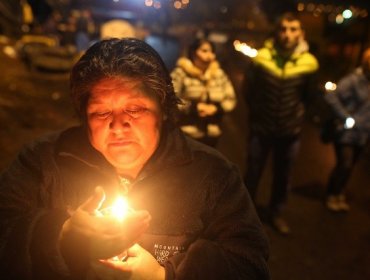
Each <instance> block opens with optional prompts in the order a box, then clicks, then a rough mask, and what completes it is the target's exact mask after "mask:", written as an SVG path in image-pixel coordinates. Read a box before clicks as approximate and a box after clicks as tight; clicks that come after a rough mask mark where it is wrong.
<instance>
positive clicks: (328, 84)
mask: <svg viewBox="0 0 370 280" xmlns="http://www.w3.org/2000/svg"><path fill="white" fill-rule="evenodd" d="M325 89H326V91H327V92H332V91H335V90H336V89H337V84H336V83H333V82H330V81H328V82H326V83H325Z"/></svg>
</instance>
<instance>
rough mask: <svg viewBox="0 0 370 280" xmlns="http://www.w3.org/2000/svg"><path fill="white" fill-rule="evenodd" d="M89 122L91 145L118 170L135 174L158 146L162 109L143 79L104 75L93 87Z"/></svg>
mask: <svg viewBox="0 0 370 280" xmlns="http://www.w3.org/2000/svg"><path fill="white" fill-rule="evenodd" d="M87 123H88V130H89V138H90V142H91V144H92V146H93V147H94V148H95V149H96V150H98V151H99V152H100V153H101V154H103V156H104V157H105V158H106V159H107V160H108V161H109V162H110V163H111V164H112V165H113V166H114V167H115V168H116V170H117V172H118V173H119V174H122V175H126V176H132V177H136V175H137V174H138V172H139V171H140V170H141V168H142V167H143V165H144V164H145V163H146V162H147V160H148V159H149V158H150V157H151V155H152V154H153V153H154V151H155V150H156V148H157V146H158V143H159V139H160V131H161V126H162V112H161V109H160V106H159V104H158V101H156V100H155V99H154V98H152V97H149V96H148V95H147V94H146V93H145V92H144V91H143V89H142V84H141V82H138V81H135V80H130V79H124V78H111V79H103V80H101V81H100V82H98V84H96V85H95V86H94V87H93V88H92V91H91V95H90V98H89V101H88V104H87Z"/></svg>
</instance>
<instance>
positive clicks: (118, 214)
mask: <svg viewBox="0 0 370 280" xmlns="http://www.w3.org/2000/svg"><path fill="white" fill-rule="evenodd" d="M130 212H132V208H131V207H130V206H129V203H128V201H127V198H125V197H122V196H120V197H118V198H117V200H116V201H115V202H114V203H113V205H112V206H110V207H108V208H105V209H102V210H100V213H101V214H102V215H103V216H111V217H114V218H115V219H117V220H118V221H123V220H124V219H125V218H126V216H127V215H128V214H129V213H130Z"/></svg>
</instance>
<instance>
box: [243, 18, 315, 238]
mask: <svg viewBox="0 0 370 280" xmlns="http://www.w3.org/2000/svg"><path fill="white" fill-rule="evenodd" d="M251 66H252V67H251V69H249V70H250V71H249V72H247V74H246V85H248V88H247V89H246V91H247V96H246V100H247V103H248V107H249V122H250V137H249V143H248V160H247V172H246V174H245V182H246V186H247V188H248V189H249V191H250V193H251V194H252V197H253V198H254V197H255V194H256V190H257V187H258V184H259V181H260V178H261V174H262V172H263V169H264V166H265V163H266V160H267V158H268V155H269V154H270V152H271V153H272V156H273V182H272V191H271V199H270V203H269V221H270V222H271V224H272V226H273V227H274V228H275V229H276V230H278V231H279V232H280V233H283V234H288V233H289V232H290V228H289V226H288V224H287V222H286V221H285V220H284V219H283V218H282V216H281V212H282V206H283V205H284V203H285V201H286V198H287V192H288V188H289V179H290V175H291V169H292V165H293V161H294V159H295V158H296V155H297V152H298V149H299V144H300V141H299V135H300V132H301V129H302V122H303V119H304V112H305V105H306V103H307V101H308V100H309V99H310V98H312V95H313V92H314V86H315V82H314V73H315V72H316V70H317V69H318V62H317V60H316V58H315V57H314V56H313V55H312V54H310V53H309V52H308V44H307V42H306V41H305V40H304V32H303V30H302V26H301V22H300V20H299V19H298V18H297V17H296V16H295V15H294V14H291V13H287V14H284V15H282V16H281V17H280V19H279V21H278V23H277V28H276V32H275V37H274V38H272V39H270V40H267V41H266V43H265V46H264V47H263V48H261V49H260V50H258V55H257V56H256V57H254V58H253V61H252V64H251Z"/></svg>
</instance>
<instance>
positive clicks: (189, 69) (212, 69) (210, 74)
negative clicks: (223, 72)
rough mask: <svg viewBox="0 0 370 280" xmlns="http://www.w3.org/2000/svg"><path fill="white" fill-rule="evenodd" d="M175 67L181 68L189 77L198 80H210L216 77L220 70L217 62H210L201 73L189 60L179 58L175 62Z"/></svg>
mask: <svg viewBox="0 0 370 280" xmlns="http://www.w3.org/2000/svg"><path fill="white" fill-rule="evenodd" d="M177 67H180V68H182V69H183V70H184V71H185V72H186V73H187V74H188V75H189V76H191V77H194V78H197V79H200V80H210V79H212V78H214V77H215V76H216V75H217V72H218V71H219V69H220V64H219V63H218V62H217V61H212V62H211V63H210V65H209V66H208V68H207V70H206V71H205V72H204V73H203V72H202V71H201V70H200V69H199V68H198V67H196V66H195V65H194V64H193V62H192V61H191V60H190V59H188V58H186V57H181V58H179V60H178V61H177Z"/></svg>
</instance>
